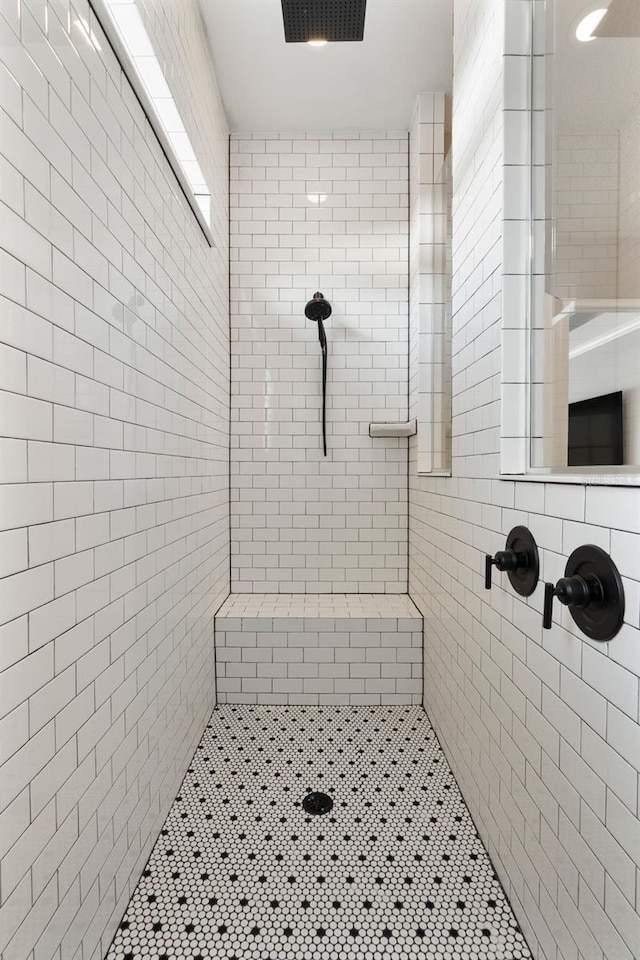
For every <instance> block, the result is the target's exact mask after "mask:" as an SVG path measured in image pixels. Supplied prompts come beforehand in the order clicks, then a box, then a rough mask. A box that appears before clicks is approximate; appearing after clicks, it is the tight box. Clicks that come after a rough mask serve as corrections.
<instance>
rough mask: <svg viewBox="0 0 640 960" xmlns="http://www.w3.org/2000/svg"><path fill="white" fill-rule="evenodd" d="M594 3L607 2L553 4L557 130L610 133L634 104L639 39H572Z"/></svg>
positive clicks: (638, 87) (639, 75)
mask: <svg viewBox="0 0 640 960" xmlns="http://www.w3.org/2000/svg"><path fill="white" fill-rule="evenodd" d="M624 2H625V3H631V0H624ZM633 2H634V3H637V2H638V0H633ZM594 5H595V6H598V5H600V6H606V5H607V0H605V2H604V3H600V4H594V2H592V0H556V3H555V4H554V7H553V16H554V34H555V57H554V63H553V71H554V77H553V81H554V104H553V107H554V110H555V112H556V122H555V129H556V133H586V132H589V131H593V132H594V133H615V132H616V131H617V130H619V129H620V128H621V127H624V126H625V125H626V123H627V122H628V118H629V117H631V116H632V115H633V113H634V111H637V110H638V104H639V103H640V39H638V38H637V37H615V38H612V37H599V38H597V39H595V40H591V41H589V42H588V43H581V42H580V41H579V40H576V26H577V25H578V23H579V22H580V20H581V19H582V17H583V16H584V15H585V13H588V12H589V11H590V10H592V9H593V8H594ZM613 6H614V4H613V3H612V7H613ZM615 6H616V7H617V3H616V4H615ZM607 16H608V14H607ZM607 16H605V18H604V20H603V21H602V24H603V26H604V24H605V23H606V20H607ZM632 26H633V23H632Z"/></svg>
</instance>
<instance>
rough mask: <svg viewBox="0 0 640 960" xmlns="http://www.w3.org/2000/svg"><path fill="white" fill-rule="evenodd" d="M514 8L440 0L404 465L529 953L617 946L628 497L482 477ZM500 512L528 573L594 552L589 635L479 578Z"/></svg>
mask: <svg viewBox="0 0 640 960" xmlns="http://www.w3.org/2000/svg"><path fill="white" fill-rule="evenodd" d="M527 24H528V4H527V3H526V0H507V2H503V0H454V96H453V102H454V113H453V129H452V140H453V143H454V151H453V162H454V167H453V182H454V202H453V238H454V247H453V330H454V334H453V351H452V352H453V358H454V359H453V471H452V472H453V476H452V477H451V478H444V477H438V478H428V477H418V476H416V470H415V465H416V443H415V442H414V441H412V445H411V464H410V487H411V489H410V541H409V549H410V583H409V589H410V594H411V597H412V599H413V600H414V602H415V603H416V604H417V605H418V607H419V608H420V610H421V612H422V613H423V615H424V619H425V661H424V680H425V706H426V709H427V712H428V714H429V716H430V718H431V720H432V721H433V722H434V724H435V726H436V729H437V732H438V736H439V737H440V740H441V743H442V745H443V747H444V749H445V751H446V753H447V755H448V757H449V760H450V762H451V763H452V766H453V769H454V772H455V774H456V777H457V779H458V781H459V783H460V785H461V787H462V790H463V793H464V795H465V799H466V801H467V803H468V804H469V806H470V808H471V811H472V814H473V817H474V819H475V822H476V824H477V826H478V829H479V831H480V833H481V835H482V838H483V840H484V841H485V843H486V844H487V846H488V849H489V851H490V853H491V856H492V859H493V861H494V864H495V866H496V869H497V871H498V873H499V876H500V878H501V880H502V882H503V883H504V885H505V887H506V889H507V892H508V894H509V896H510V898H511V901H512V904H513V906H514V909H515V911H516V914H517V916H518V918H519V920H520V922H521V924H522V927H523V929H524V932H525V934H526V936H527V938H528V940H529V943H530V945H531V947H532V949H533V951H534V953H535V956H536V957H538V958H544V960H632V957H633V956H634V953H635V952H636V951H635V950H634V948H635V947H636V946H637V943H638V942H639V941H640V930H639V929H638V908H639V907H640V903H639V901H638V895H639V891H640V884H639V883H638V879H639V874H638V867H639V866H640V830H639V825H638V819H637V814H638V806H637V804H638V770H640V752H639V751H640V728H639V727H638V676H639V674H640V633H639V630H638V626H639V623H638V616H639V596H640V584H639V583H638V577H639V570H640V563H639V556H640V537H639V534H640V497H639V494H638V490H637V489H632V488H609V487H602V486H588V487H585V486H582V485H569V484H557V483H547V484H544V483H536V482H526V481H518V482H514V481H510V480H500V479H498V475H499V471H500V452H501V440H500V433H501V423H500V410H501V387H500V380H501V362H502V351H503V349H505V350H506V349H507V348H508V349H509V350H510V353H509V355H508V356H509V357H511V356H513V357H515V358H516V359H517V357H518V356H519V355H521V351H518V350H517V349H516V350H512V349H511V348H512V347H514V346H516V345H517V343H518V342H520V344H521V345H522V336H523V331H522V328H521V329H520V330H518V329H516V327H517V326H518V323H519V322H520V323H521V318H522V317H523V316H524V309H523V310H522V312H521V313H520V315H519V316H518V315H517V314H516V315H513V314H512V312H511V311H509V315H508V316H507V315H505V317H504V322H505V326H507V321H509V322H508V326H509V328H510V329H509V330H508V331H507V330H504V331H503V330H502V324H503V317H502V290H503V289H505V290H506V289H507V287H508V289H509V290H510V292H513V291H514V290H516V291H519V292H520V297H521V300H522V303H523V307H524V294H525V289H526V288H525V285H524V283H523V278H522V277H519V276H518V275H517V271H516V272H515V273H513V274H510V273H508V271H511V269H512V268H511V264H513V263H516V262H517V261H519V259H520V258H519V257H518V250H517V249H516V248H515V245H514V241H513V238H514V237H515V236H516V235H517V231H515V230H514V229H513V227H514V226H517V224H512V223H511V221H517V220H518V219H520V220H521V223H522V224H523V225H524V226H525V227H526V209H525V208H524V207H523V204H522V198H523V197H524V196H526V193H524V192H523V189H522V184H523V177H524V178H525V182H526V149H525V145H526V142H527V141H526V130H527V127H528V122H529V118H528V116H527V112H526V109H524V106H525V105H526V78H527V71H528V65H527V58H526V56H525V54H526V50H527V43H528V31H527ZM505 50H506V51H508V54H509V55H508V56H503V54H504V52H505ZM505 110H506V112H505ZM503 236H504V237H505V239H504V241H503ZM503 244H504V246H503ZM524 249H526V248H524ZM522 262H526V258H524V260H523V261H522ZM518 338H520V340H518ZM509 372H510V375H511V376H514V373H515V372H517V371H509ZM413 412H415V411H414V410H412V413H413ZM506 433H507V434H508V431H506ZM502 442H503V443H504V441H502ZM518 523H524V524H526V525H528V526H529V527H530V528H531V530H532V532H533V534H534V536H535V537H536V539H537V541H538V545H539V547H540V549H541V560H542V577H543V578H544V579H545V580H554V581H555V580H556V579H557V578H558V577H559V576H561V575H562V573H563V571H564V565H565V563H566V558H567V556H568V554H569V553H570V552H571V551H572V550H573V549H574V548H575V547H576V546H578V545H580V544H582V543H596V544H599V545H600V546H602V547H604V548H605V549H606V550H608V551H610V552H611V554H612V556H613V558H614V560H615V562H616V563H617V565H618V567H619V569H620V571H621V573H622V575H623V580H624V585H625V589H626V597H627V606H626V620H625V624H624V626H623V628H622V631H621V632H620V633H619V634H618V636H617V637H616V638H615V639H614V640H612V641H611V643H609V644H596V643H590V642H589V641H588V640H587V639H586V638H585V637H584V635H582V634H581V633H579V632H578V631H577V629H576V628H575V625H574V624H573V621H572V620H571V618H570V616H569V614H568V611H566V610H564V609H561V610H558V609H556V611H555V622H554V626H553V629H552V630H551V631H544V632H543V630H542V616H541V607H542V586H541V585H540V586H539V587H538V588H537V590H536V592H535V594H534V595H533V597H532V598H530V599H529V600H528V601H527V600H523V599H521V598H520V597H518V596H517V595H516V594H515V593H513V591H512V590H511V589H510V587H509V585H508V581H507V580H506V578H504V577H501V575H499V574H498V575H495V577H494V579H495V580H496V583H495V584H494V588H493V589H492V591H491V592H490V593H489V592H487V591H485V590H484V587H483V575H482V571H483V562H484V553H485V552H491V553H493V552H494V551H495V550H497V549H500V548H501V547H502V546H503V544H504V539H505V536H506V534H507V533H508V531H509V530H510V528H511V527H512V526H513V525H515V524H518Z"/></svg>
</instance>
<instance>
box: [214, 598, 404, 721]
mask: <svg viewBox="0 0 640 960" xmlns="http://www.w3.org/2000/svg"><path fill="white" fill-rule="evenodd" d="M215 634H216V662H217V689H218V702H219V703H262V704H270V703H271V704H415V703H420V702H421V700H422V617H421V615H420V613H419V611H418V610H417V608H416V607H415V605H414V604H413V603H412V601H411V600H410V599H409V597H408V595H406V594H362V593H360V594H349V593H347V594H335V593H334V594H309V593H306V594H300V593H295V594H286V593H280V594H261V593H233V594H231V595H230V596H229V597H228V599H227V600H226V601H225V602H224V604H223V605H222V607H221V608H220V610H219V611H218V613H217V615H216V618H215Z"/></svg>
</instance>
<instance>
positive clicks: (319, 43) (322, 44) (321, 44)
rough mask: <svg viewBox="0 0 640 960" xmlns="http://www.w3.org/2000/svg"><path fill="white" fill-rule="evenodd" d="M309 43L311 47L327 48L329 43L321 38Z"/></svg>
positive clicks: (308, 41)
mask: <svg viewBox="0 0 640 960" xmlns="http://www.w3.org/2000/svg"><path fill="white" fill-rule="evenodd" d="M307 43H308V44H309V46H310V47H326V45H327V44H328V43H329V41H328V40H323V39H322V38H319V39H318V40H307Z"/></svg>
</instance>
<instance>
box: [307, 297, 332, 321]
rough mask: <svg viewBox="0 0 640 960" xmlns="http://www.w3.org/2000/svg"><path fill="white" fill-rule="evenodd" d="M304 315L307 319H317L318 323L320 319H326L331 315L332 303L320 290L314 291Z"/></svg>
mask: <svg viewBox="0 0 640 960" xmlns="http://www.w3.org/2000/svg"><path fill="white" fill-rule="evenodd" d="M304 315H305V317H306V318H307V320H315V321H316V323H317V322H318V320H326V319H327V318H328V317H330V316H331V304H330V303H329V301H328V300H325V298H324V296H323V295H322V294H321V293H320V292H317V293H314V295H313V297H312V298H311V300H309V302H308V304H307V305H306V307H305V308H304Z"/></svg>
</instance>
